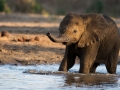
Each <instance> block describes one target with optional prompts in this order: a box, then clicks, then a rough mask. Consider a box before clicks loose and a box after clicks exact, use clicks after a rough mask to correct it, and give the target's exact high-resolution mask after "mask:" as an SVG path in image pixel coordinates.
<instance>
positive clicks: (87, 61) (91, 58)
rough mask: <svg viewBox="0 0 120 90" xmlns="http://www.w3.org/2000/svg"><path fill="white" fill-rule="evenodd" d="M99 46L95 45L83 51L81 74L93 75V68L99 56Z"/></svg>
mask: <svg viewBox="0 0 120 90" xmlns="http://www.w3.org/2000/svg"><path fill="white" fill-rule="evenodd" d="M98 46H99V45H97V44H94V45H91V46H89V47H86V48H84V49H83V50H82V55H81V57H80V70H79V72H80V73H85V74H88V73H91V68H92V66H93V64H94V62H95V59H96V56H97V52H98Z"/></svg>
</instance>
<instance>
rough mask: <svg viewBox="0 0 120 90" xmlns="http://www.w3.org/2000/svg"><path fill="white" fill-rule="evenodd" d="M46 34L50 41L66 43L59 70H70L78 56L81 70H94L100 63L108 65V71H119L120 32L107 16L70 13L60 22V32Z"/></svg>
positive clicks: (83, 71)
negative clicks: (56, 34)
mask: <svg viewBox="0 0 120 90" xmlns="http://www.w3.org/2000/svg"><path fill="white" fill-rule="evenodd" d="M46 35H47V36H48V38H49V39H50V40H51V41H53V42H56V43H62V44H63V45H65V46H66V48H65V54H64V58H63V60H62V62H61V64H60V67H59V71H65V72H67V71H68V70H69V69H70V68H72V67H73V65H74V64H75V59H76V57H78V58H79V59H80V68H79V73H84V74H89V73H95V71H96V68H97V67H98V66H99V65H100V64H105V66H106V69H107V72H108V73H110V74H115V73H116V68H117V63H118V54H119V48H120V40H119V38H120V33H119V30H118V27H117V25H116V23H115V22H114V21H113V20H112V19H111V18H110V17H108V16H107V15H103V14H97V13H84V14H77V13H68V14H66V16H65V17H64V18H63V20H62V21H61V23H60V25H59V35H58V36H54V35H51V34H50V32H48V33H47V34H46Z"/></svg>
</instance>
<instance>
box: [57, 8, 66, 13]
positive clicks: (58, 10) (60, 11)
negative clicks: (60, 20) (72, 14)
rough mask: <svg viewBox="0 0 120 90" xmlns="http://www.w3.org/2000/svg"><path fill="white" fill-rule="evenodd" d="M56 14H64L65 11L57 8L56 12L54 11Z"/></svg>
mask: <svg viewBox="0 0 120 90" xmlns="http://www.w3.org/2000/svg"><path fill="white" fill-rule="evenodd" d="M56 13H57V14H58V15H65V14H66V12H65V10H64V9H62V8H57V12H56Z"/></svg>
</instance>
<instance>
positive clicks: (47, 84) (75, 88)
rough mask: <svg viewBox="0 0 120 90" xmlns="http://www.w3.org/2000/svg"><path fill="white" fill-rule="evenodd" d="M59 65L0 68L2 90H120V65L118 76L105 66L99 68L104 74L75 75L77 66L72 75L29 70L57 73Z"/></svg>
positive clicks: (6, 66) (71, 70) (0, 87)
mask: <svg viewBox="0 0 120 90" xmlns="http://www.w3.org/2000/svg"><path fill="white" fill-rule="evenodd" d="M58 68H59V65H37V66H12V65H3V66H0V90H81V89H82V90H88V89H91V90H96V89H97V90H101V89H102V90H104V89H105V90H120V65H118V67H117V75H112V74H107V71H106V68H105V66H104V65H101V66H99V67H98V68H97V72H100V73H102V74H89V75H85V74H77V73H76V74H75V72H77V71H78V70H79V65H78V64H76V65H74V67H73V68H72V69H70V71H69V72H70V73H71V74H54V75H45V74H30V73H23V72H25V71H29V70H36V71H41V70H42V71H52V72H56V71H57V70H58Z"/></svg>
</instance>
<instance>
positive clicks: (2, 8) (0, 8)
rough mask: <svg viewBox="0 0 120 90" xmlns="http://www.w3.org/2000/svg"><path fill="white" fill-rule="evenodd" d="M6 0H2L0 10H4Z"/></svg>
mask: <svg viewBox="0 0 120 90" xmlns="http://www.w3.org/2000/svg"><path fill="white" fill-rule="evenodd" d="M4 5H5V0H0V12H3V11H4Z"/></svg>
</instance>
